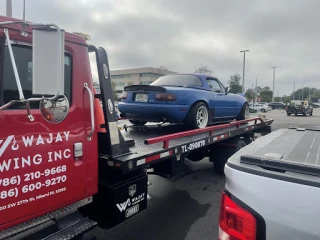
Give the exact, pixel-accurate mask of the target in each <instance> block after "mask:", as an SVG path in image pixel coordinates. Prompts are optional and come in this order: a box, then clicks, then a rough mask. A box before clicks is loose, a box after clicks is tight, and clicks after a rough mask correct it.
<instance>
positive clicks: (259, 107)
mask: <svg viewBox="0 0 320 240" xmlns="http://www.w3.org/2000/svg"><path fill="white" fill-rule="evenodd" d="M249 107H250V109H254V110H257V111H260V112H267V111H271V110H272V107H270V106H268V105H265V104H260V103H255V104H252V103H251V104H250V105H249Z"/></svg>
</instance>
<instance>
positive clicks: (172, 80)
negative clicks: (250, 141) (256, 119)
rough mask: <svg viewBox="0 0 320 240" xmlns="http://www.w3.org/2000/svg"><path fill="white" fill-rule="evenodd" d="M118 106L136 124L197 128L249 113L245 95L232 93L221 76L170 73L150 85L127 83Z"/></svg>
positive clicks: (245, 115)
mask: <svg viewBox="0 0 320 240" xmlns="http://www.w3.org/2000/svg"><path fill="white" fill-rule="evenodd" d="M118 108H119V110H120V112H121V113H122V116H123V117H125V118H127V119H129V120H130V122H131V123H132V124H135V125H144V124H145V123H146V122H170V123H186V124H188V125H190V127H192V128H194V129H197V128H204V127H206V126H207V125H208V124H210V123H213V122H215V121H224V120H229V119H238V120H242V119H245V118H247V117H248V116H249V105H248V103H247V100H246V99H245V98H244V97H242V96H240V95H237V94H231V93H228V88H225V87H224V86H223V85H222V84H221V82H220V81H219V80H218V79H217V78H214V77H212V76H207V75H204V74H170V75H166V76H162V77H160V78H158V79H157V80H156V81H154V82H153V83H152V84H150V85H132V86H126V87H125V88H124V95H123V99H122V100H121V101H120V102H119V105H118Z"/></svg>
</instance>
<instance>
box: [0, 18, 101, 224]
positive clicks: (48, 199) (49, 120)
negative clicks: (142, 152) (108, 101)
mask: <svg viewBox="0 0 320 240" xmlns="http://www.w3.org/2000/svg"><path fill="white" fill-rule="evenodd" d="M6 21H18V20H15V19H8V18H6V17H0V22H6ZM5 29H7V30H8V34H9V36H10V40H11V47H12V53H13V56H14V60H15V64H16V66H17V73H18V75H19V78H20V82H21V87H22V92H23V94H24V98H25V99H29V98H35V97H41V95H37V94H32V92H33V89H34V88H33V87H34V86H33V79H32V77H33V70H34V68H35V67H46V66H44V65H43V66H33V53H32V51H33V49H32V37H33V34H32V29H31V28H26V29H25V31H24V32H25V34H24V35H21V34H20V33H21V26H20V25H15V24H10V25H4V26H3V25H2V26H0V56H1V58H0V86H1V87H0V89H1V91H0V106H3V105H5V104H7V103H9V102H10V101H12V100H17V99H19V88H18V86H17V84H16V79H15V73H14V69H13V67H12V60H11V58H10V48H9V47H8V42H7V39H6V36H5V32H4V30H5ZM47 48H48V51H47V53H48V54H50V52H51V51H50V50H49V48H50V45H48V46H47ZM44 54H45V53H44ZM63 61H64V64H63V65H64V81H63V82H64V92H63V93H62V94H63V95H65V96H66V101H65V102H64V101H63V100H62V103H61V106H60V107H58V105H57V103H55V106H53V108H50V107H49V108H45V107H44V108H42V110H40V109H39V106H40V105H41V104H39V101H38V102H30V105H29V106H30V112H29V114H28V113H27V105H26V104H25V103H21V102H17V103H14V104H12V105H11V106H9V107H8V108H6V109H3V110H1V111H0V126H1V131H0V144H1V145H0V159H1V161H0V173H1V177H0V185H1V191H0V192H1V206H0V211H1V214H0V230H3V229H5V228H7V227H10V226H13V225H16V224H18V223H21V222H24V221H26V220H28V219H31V218H35V217H37V216H40V215H42V214H44V213H45V212H51V211H53V210H55V209H58V208H61V207H63V206H66V205H69V204H71V203H74V202H78V201H80V200H84V199H87V200H88V201H90V197H91V196H92V195H94V194H95V193H96V192H97V190H98V185H97V183H98V166H97V165H98V161H97V158H98V151H97V148H98V143H97V136H96V134H97V133H96V132H94V133H93V136H92V137H91V139H90V141H88V139H87V137H88V134H89V132H90V130H91V119H90V104H89V102H90V98H89V97H90V96H89V94H88V91H86V90H85V89H84V87H83V86H84V84H87V85H88V86H89V88H90V89H92V81H91V79H92V77H91V71H90V65H89V57H88V47H87V44H86V42H85V40H84V39H83V38H81V37H80V36H76V35H73V34H69V33H65V53H64V57H63ZM47 70H50V66H49V67H47ZM51 70H52V71H55V69H54V68H53V69H51ZM52 71H48V72H47V74H48V75H50V74H53V72H52ZM43 93H44V94H45V92H43ZM62 99H63V98H62ZM66 102H69V104H66ZM47 105H48V103H47ZM69 106H70V107H69ZM66 108H68V111H66ZM42 113H44V114H45V116H46V119H45V118H43V117H42V116H41V114H42ZM28 116H32V118H33V120H32V119H29V118H28ZM61 119H62V120H63V121H61Z"/></svg>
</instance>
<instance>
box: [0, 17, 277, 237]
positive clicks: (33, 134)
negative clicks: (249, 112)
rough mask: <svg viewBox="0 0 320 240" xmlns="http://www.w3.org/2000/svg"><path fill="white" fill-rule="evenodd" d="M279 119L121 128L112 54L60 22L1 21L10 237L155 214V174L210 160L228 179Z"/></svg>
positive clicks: (2, 212) (80, 229) (0, 99)
mask: <svg viewBox="0 0 320 240" xmlns="http://www.w3.org/2000/svg"><path fill="white" fill-rule="evenodd" d="M90 54H94V55H95V59H96V68H97V71H98V76H99V85H100V88H101V93H100V94H95V92H94V87H93V83H92V73H91V65H90V61H89V55H90ZM100 101H101V102H102V107H101V105H100ZM272 122H273V120H266V119H262V118H252V119H247V120H243V121H233V122H230V123H225V124H222V125H216V126H209V127H207V128H204V129H198V130H192V131H188V130H187V129H185V128H184V126H182V125H163V126H159V125H147V126H144V127H126V128H125V129H123V130H119V128H118V125H117V121H116V116H115V108H114V102H113V96H112V87H111V79H110V70H109V64H108V56H107V53H106V51H105V50H104V49H103V48H101V47H95V46H92V45H88V44H87V43H86V41H85V40H84V39H83V38H82V37H80V36H78V35H75V34H71V33H67V32H64V31H63V30H61V29H60V28H59V27H58V26H57V25H55V24H37V23H30V22H25V21H21V20H17V19H12V18H7V17H0V128H1V130H0V239H73V238H83V237H84V236H85V235H84V233H85V232H87V231H88V230H90V229H92V228H93V227H96V226H99V227H101V228H104V229H108V228H111V227H112V226H115V225H117V224H119V223H120V222H122V221H124V220H126V219H128V218H129V217H132V216H134V215H136V214H138V213H139V212H141V211H143V210H144V209H146V208H147V201H148V198H147V193H148V174H151V173H152V174H157V175H159V176H163V177H167V178H172V177H175V176H178V175H180V174H182V173H183V172H184V167H185V161H186V159H189V160H191V161H199V160H201V159H203V158H205V157H207V156H208V157H210V161H212V162H213V164H214V167H215V169H216V170H217V171H218V172H220V173H221V172H223V167H224V164H225V162H226V161H227V159H228V158H229V156H231V155H232V154H233V153H234V152H235V151H237V150H238V149H239V148H241V147H243V145H245V144H244V143H250V141H251V140H252V139H254V135H255V133H260V134H261V133H262V134H264V133H268V132H270V125H271V124H272ZM239 143H241V144H239Z"/></svg>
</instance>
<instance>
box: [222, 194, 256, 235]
mask: <svg viewBox="0 0 320 240" xmlns="http://www.w3.org/2000/svg"><path fill="white" fill-rule="evenodd" d="M255 239H256V219H255V217H254V216H253V215H252V214H251V213H250V212H248V211H247V210H245V209H243V208H241V207H240V206H239V205H237V204H236V203H235V202H234V201H233V200H232V199H231V198H230V197H228V196H227V195H226V193H225V192H223V193H222V198H221V206H220V218H219V240H255Z"/></svg>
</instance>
